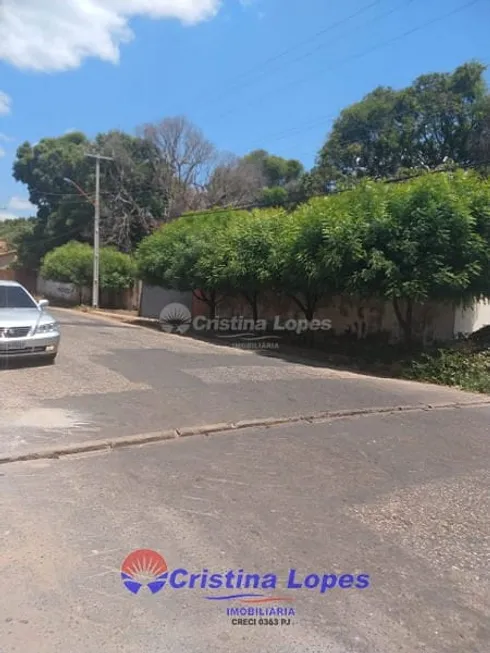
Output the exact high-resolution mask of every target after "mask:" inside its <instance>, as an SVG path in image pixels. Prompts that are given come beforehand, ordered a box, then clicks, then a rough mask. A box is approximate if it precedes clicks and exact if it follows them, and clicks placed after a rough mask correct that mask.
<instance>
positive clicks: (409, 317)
mask: <svg viewBox="0 0 490 653" xmlns="http://www.w3.org/2000/svg"><path fill="white" fill-rule="evenodd" d="M406 301H407V305H406V309H405V315H403V313H402V310H401V307H400V302H399V300H398V298H397V297H395V298H394V299H393V308H394V310H395V315H396V318H397V320H398V323H399V325H400V327H401V329H402V331H403V340H404V342H405V344H406V345H409V346H410V345H412V343H413V301H412V300H411V299H407V300H406Z"/></svg>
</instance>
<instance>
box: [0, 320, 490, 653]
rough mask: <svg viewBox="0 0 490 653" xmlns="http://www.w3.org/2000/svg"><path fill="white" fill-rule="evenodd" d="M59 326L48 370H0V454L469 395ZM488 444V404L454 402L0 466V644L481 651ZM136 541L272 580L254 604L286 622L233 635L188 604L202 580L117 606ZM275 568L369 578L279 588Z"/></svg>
mask: <svg viewBox="0 0 490 653" xmlns="http://www.w3.org/2000/svg"><path fill="white" fill-rule="evenodd" d="M60 315H61V316H62V318H61V319H62V320H63V322H64V325H63V348H62V351H61V354H60V358H59V364H57V365H56V366H55V367H53V368H51V367H49V368H26V369H14V370H4V371H2V372H0V397H1V399H2V407H1V409H0V440H1V442H2V450H3V451H12V450H13V451H23V450H27V449H28V450H33V449H34V448H35V447H39V448H40V449H42V447H43V446H45V445H46V443H47V442H57V443H59V442H67V443H69V442H75V441H76V442H80V441H84V440H86V441H89V440H90V439H91V438H94V437H112V438H117V437H120V435H121V434H127V433H144V432H145V431H146V430H152V431H154V430H155V429H156V428H160V427H161V428H168V427H169V426H183V425H191V424H201V423H207V422H218V421H222V420H238V419H245V418H251V417H267V416H271V415H276V416H277V415H288V414H291V415H292V414H305V413H310V412H315V411H317V412H320V411H324V410H328V409H339V408H349V409H355V408H363V407H364V408H366V407H385V406H393V407H396V406H416V405H420V406H421V407H422V406H424V405H426V404H438V403H444V404H449V403H451V402H455V404H456V402H457V403H458V404H462V403H465V402H469V401H474V399H475V397H474V396H472V395H467V394H465V393H458V392H457V391H452V390H446V389H444V388H432V387H428V386H423V385H417V384H408V383H400V382H393V381H387V380H378V379H372V378H369V377H356V376H355V375H347V376H345V375H343V374H342V373H334V372H332V371H329V370H325V369H322V368H313V367H308V366H301V365H294V364H292V363H288V362H287V361H283V360H278V359H270V358H265V357H261V356H256V355H254V354H250V353H248V352H247V353H240V352H236V353H235V352H234V353H230V351H229V350H226V349H225V350H223V349H220V348H219V347H214V346H211V345H206V344H204V343H199V342H193V341H190V340H187V339H182V338H178V337H173V336H168V335H165V334H159V333H153V332H151V331H147V330H145V329H138V328H130V327H124V326H121V325H117V324H114V323H108V322H104V321H100V320H98V319H95V318H86V317H81V316H78V315H75V314H72V313H63V314H61V313H60ZM181 395H182V396H181ZM480 399H481V397H480ZM489 434H490V407H489V406H488V405H487V406H480V407H476V406H470V405H467V406H465V407H456V405H455V406H454V407H449V408H444V409H442V408H440V409H434V410H430V411H427V410H422V409H421V410H417V411H411V412H398V413H393V414H372V415H363V416H357V417H346V418H342V419H336V420H325V421H324V422H321V423H316V424H292V425H288V426H280V427H271V428H255V429H253V428H251V429H246V430H243V431H230V432H223V433H220V434H216V435H213V436H209V437H205V436H193V437H189V438H182V439H180V440H175V441H169V442H162V443H159V444H152V445H146V446H138V447H130V448H126V449H117V450H113V451H110V452H108V453H102V454H101V453H96V454H78V455H72V456H67V457H63V458H60V459H59V460H37V461H28V462H22V463H14V464H4V465H1V466H0V488H1V491H0V514H1V515H2V522H1V525H0V538H1V542H2V545H3V546H2V553H1V555H0V572H1V578H2V587H3V590H4V591H3V592H2V594H1V595H0V614H1V615H2V617H1V618H0V650H1V651H2V653H10V652H14V651H15V652H22V653H58V652H59V653H66V651H70V653H101V652H102V651H103V652H104V653H116V652H117V653H126V652H127V653H148V652H150V651H151V653H181V652H182V651H189V653H225V652H226V653H228V652H229V651H233V652H234V653H235V652H236V653H265V652H267V653H487V652H488V650H489V643H490V574H489V570H490V566H489V562H490V528H489V515H490V501H489V480H490V479H489V476H490V475H489V461H490V456H489V453H490V446H489ZM138 548H149V549H154V550H156V551H158V552H160V553H161V554H162V555H163V556H164V558H165V559H166V561H167V564H168V567H169V569H170V570H172V569H176V568H185V569H187V570H189V571H190V572H196V573H199V572H201V571H202V570H203V569H207V570H209V573H210V574H211V573H215V572H216V573H218V572H226V571H228V570H239V569H243V570H244V571H245V572H246V573H255V574H266V573H271V574H275V575H276V576H277V586H276V588H275V589H272V590H269V592H268V594H271V593H272V596H273V597H275V598H276V600H277V598H278V597H279V598H287V599H288V602H285V603H274V602H273V603H271V604H264V607H265V606H275V605H280V606H287V607H288V608H292V609H294V611H295V615H294V617H291V624H289V625H283V626H281V625H277V626H276V625H262V624H260V625H259V624H258V623H257V624H256V625H235V624H233V623H232V619H233V618H235V617H231V616H229V615H227V609H229V608H235V609H236V608H239V607H242V608H243V607H246V608H247V609H249V608H250V604H243V603H240V601H239V600H230V601H229V602H227V601H221V600H219V601H215V600H207V599H206V598H205V597H206V596H208V595H210V594H211V595H213V596H216V595H220V596H222V595H223V594H222V591H221V590H218V591H213V592H209V591H207V590H206V589H200V588H196V589H194V590H192V589H188V588H183V589H172V588H170V587H168V586H166V587H164V588H163V590H162V591H160V592H158V593H157V594H155V595H150V593H149V592H148V591H144V590H142V592H141V593H139V594H138V595H133V594H131V593H130V592H128V591H127V589H126V588H125V587H124V586H123V584H122V582H121V577H120V573H119V572H120V566H121V563H122V561H123V559H124V558H125V557H126V555H127V554H128V553H129V552H130V551H132V550H134V549H138ZM290 569H295V570H296V576H295V582H297V583H299V582H301V583H303V582H304V580H305V578H306V577H307V576H308V575H310V574H316V575H318V576H319V577H320V578H323V576H324V575H325V574H329V575H330V576H329V578H330V579H331V578H332V576H331V575H337V576H340V575H345V574H348V575H353V576H355V575H358V574H368V575H369V581H370V583H369V587H367V588H364V589H356V588H352V587H350V588H338V587H337V588H335V589H327V590H326V591H325V593H323V594H322V593H321V592H320V591H319V590H318V588H311V589H306V588H304V587H302V588H287V587H285V585H286V584H287V578H288V575H289V570H290ZM329 582H330V581H329ZM312 584H314V583H312ZM289 601H290V602H289ZM258 618H259V617H257V619H258Z"/></svg>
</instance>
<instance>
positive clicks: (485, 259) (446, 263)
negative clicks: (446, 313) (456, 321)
mask: <svg viewBox="0 0 490 653" xmlns="http://www.w3.org/2000/svg"><path fill="white" fill-rule="evenodd" d="M351 201H352V203H353V204H357V205H358V206H360V207H364V210H365V209H366V206H368V205H369V206H370V207H371V209H370V211H369V225H368V229H367V231H366V233H365V236H364V239H365V249H366V263H365V265H364V266H363V269H362V270H361V271H360V273H359V274H357V275H356V277H355V286H356V287H357V290H359V291H360V292H361V293H362V294H364V295H369V296H378V297H382V298H384V299H386V300H388V301H391V302H392V303H393V307H394V311H395V314H396V317H397V319H398V322H399V325H400V328H401V331H402V333H403V335H404V340H405V342H406V343H408V344H410V343H411V342H412V341H413V339H414V307H415V304H423V303H425V302H427V301H438V302H454V303H456V304H459V303H461V302H463V303H464V302H468V301H470V300H472V299H474V298H480V297H481V296H487V297H488V296H489V295H490V263H489V262H490V209H489V207H490V184H489V183H488V182H487V181H482V180H481V179H480V178H478V177H477V176H476V175H473V174H469V173H462V172H459V173H457V174H455V175H448V174H442V173H441V174H437V175H433V174H432V175H425V176H423V177H419V178H417V179H414V180H411V181H410V182H406V183H403V184H381V183H378V184H372V183H368V184H366V185H363V186H362V187H360V188H358V189H357V190H355V191H353V192H352V193H351Z"/></svg>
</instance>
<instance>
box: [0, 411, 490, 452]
mask: <svg viewBox="0 0 490 653" xmlns="http://www.w3.org/2000/svg"><path fill="white" fill-rule="evenodd" d="M485 406H490V400H486V401H485V400H481V401H469V402H463V403H457V402H455V403H444V404H419V405H414V406H388V407H379V408H358V409H352V410H334V411H324V412H321V413H313V414H311V415H292V416H289V417H265V418H262V419H261V418H258V419H250V420H241V421H238V422H220V423H218V424H204V425H202V426H188V427H182V428H177V429H170V430H166V431H155V432H153V433H140V434H136V435H128V436H123V437H121V438H110V439H104V440H91V441H89V442H78V443H75V444H70V445H59V446H57V447H53V448H50V449H39V450H37V451H27V452H25V453H18V454H16V453H13V454H9V455H4V456H0V465H5V464H8V463H17V462H26V461H32V460H53V459H59V458H62V457H68V456H71V455H75V454H79V453H82V454H83V453H90V452H94V451H112V450H114V449H122V448H123V447H134V446H139V445H145V444H151V443H156V442H164V441H167V440H178V439H180V438H186V437H189V436H196V435H205V436H209V435H215V434H217V433H224V432H230V431H243V430H245V429H252V428H272V427H274V426H281V425H285V424H298V423H305V424H318V423H321V422H325V421H328V420H334V419H346V418H349V417H361V416H363V415H389V414H391V415H394V414H397V413H409V412H423V411H432V410H447V409H455V408H480V407H485Z"/></svg>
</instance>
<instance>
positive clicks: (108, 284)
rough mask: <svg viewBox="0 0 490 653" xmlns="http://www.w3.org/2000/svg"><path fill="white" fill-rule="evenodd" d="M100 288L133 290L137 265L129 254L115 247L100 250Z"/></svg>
mask: <svg viewBox="0 0 490 653" xmlns="http://www.w3.org/2000/svg"><path fill="white" fill-rule="evenodd" d="M99 267H100V287H101V288H102V289H104V290H105V289H108V290H126V289H128V288H131V287H132V286H133V284H134V281H135V278H136V263H135V261H134V259H133V257H131V256H130V255H129V254H125V253H124V252H120V251H118V250H117V249H116V248H115V247H101V249H100V265H99Z"/></svg>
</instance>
